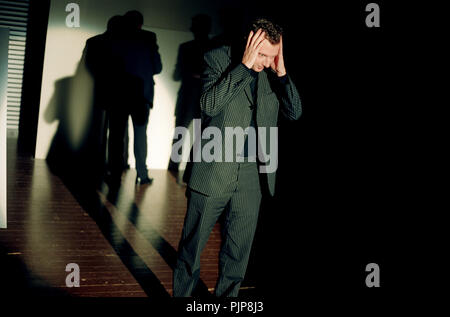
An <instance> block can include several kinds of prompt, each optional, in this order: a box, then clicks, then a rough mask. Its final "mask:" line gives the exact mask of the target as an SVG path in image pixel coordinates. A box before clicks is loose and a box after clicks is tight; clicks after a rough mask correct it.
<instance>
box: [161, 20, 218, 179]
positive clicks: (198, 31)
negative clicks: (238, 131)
mask: <svg viewBox="0 0 450 317" xmlns="http://www.w3.org/2000/svg"><path fill="white" fill-rule="evenodd" d="M210 30H211V18H210V17H209V16H207V15H205V14H198V15H196V16H194V17H193V18H192V26H191V31H192V33H193V34H194V39H193V40H192V41H189V42H186V43H183V44H181V45H180V47H179V49H178V57H177V65H176V68H175V72H174V74H173V79H174V80H175V81H180V80H181V87H180V90H179V91H178V99H177V104H176V107H175V117H176V120H175V126H177V127H185V128H188V127H189V125H190V123H191V122H192V120H193V119H194V118H200V93H201V88H202V87H201V80H200V75H201V73H202V70H203V55H204V54H205V53H206V51H208V50H209V49H210V48H211V40H210V39H209V37H208V35H209V32H210ZM178 141H179V139H176V138H174V140H173V144H175V143H176V142H178ZM181 155H182V154H181ZM179 164H180V162H174V161H173V160H172V159H171V160H170V162H169V167H168V169H169V171H172V172H178V167H179Z"/></svg>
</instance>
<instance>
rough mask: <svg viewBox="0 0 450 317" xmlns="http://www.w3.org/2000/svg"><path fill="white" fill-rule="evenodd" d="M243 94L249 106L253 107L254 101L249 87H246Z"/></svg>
mask: <svg viewBox="0 0 450 317" xmlns="http://www.w3.org/2000/svg"><path fill="white" fill-rule="evenodd" d="M244 91H245V94H246V95H247V99H248V101H249V102H250V104H251V105H252V106H253V105H254V104H255V101H254V100H253V95H252V90H251V89H250V85H247V86H246V87H245V89H244Z"/></svg>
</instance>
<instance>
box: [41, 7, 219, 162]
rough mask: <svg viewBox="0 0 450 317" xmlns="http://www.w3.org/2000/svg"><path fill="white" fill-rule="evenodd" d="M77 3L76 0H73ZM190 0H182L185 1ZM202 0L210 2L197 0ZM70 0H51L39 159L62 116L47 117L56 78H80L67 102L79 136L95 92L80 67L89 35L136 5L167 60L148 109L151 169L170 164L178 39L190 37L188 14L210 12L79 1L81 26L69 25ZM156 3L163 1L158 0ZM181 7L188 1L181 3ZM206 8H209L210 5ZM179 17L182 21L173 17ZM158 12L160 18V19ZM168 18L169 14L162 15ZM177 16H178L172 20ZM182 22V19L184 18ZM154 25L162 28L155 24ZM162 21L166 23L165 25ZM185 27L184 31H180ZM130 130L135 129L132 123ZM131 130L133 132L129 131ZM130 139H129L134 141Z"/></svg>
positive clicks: (132, 160)
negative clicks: (57, 117) (84, 112)
mask: <svg viewBox="0 0 450 317" xmlns="http://www.w3.org/2000/svg"><path fill="white" fill-rule="evenodd" d="M73 2H75V1H73ZM186 2H187V1H184V3H186ZM199 2H201V3H203V2H205V3H206V1H203V0H202V1H199ZM67 3H69V1H64V0H53V1H52V2H51V8H50V15H49V25H48V32H47V42H46V48H45V59H44V70H43V80H42V92H41V102H40V113H39V124H38V135H37V144H36V153H35V155H36V158H40V159H44V158H45V157H46V156H47V153H48V150H49V147H50V144H51V141H52V138H53V135H54V134H55V132H56V128H57V125H58V121H53V122H49V120H48V119H47V120H46V116H47V118H48V117H49V112H51V111H50V110H51V109H50V108H48V106H49V104H51V101H52V96H53V94H54V85H55V82H56V81H58V80H59V79H62V78H65V77H71V76H74V75H75V72H77V71H78V74H81V76H77V78H78V79H77V81H76V82H75V83H74V85H75V86H76V87H74V88H76V89H74V90H75V91H77V93H76V94H73V95H71V96H69V97H68V98H70V102H69V104H70V105H72V106H73V109H74V111H75V112H76V113H75V112H74V118H75V117H76V118H77V119H76V121H74V123H73V124H74V128H76V129H78V130H76V129H75V130H76V131H75V134H74V136H73V142H74V143H76V142H77V140H79V139H80V135H79V133H81V132H80V131H82V130H83V129H82V127H83V125H85V124H88V123H89V118H85V117H83V116H80V113H81V112H82V111H81V109H83V108H85V109H87V108H89V107H90V106H91V105H90V104H89V100H90V98H91V97H92V96H91V92H92V81H91V79H90V78H89V76H88V75H87V73H86V71H85V69H83V67H81V68H79V69H77V67H78V64H79V61H80V58H81V56H82V52H83V48H84V46H85V43H86V40H87V39H88V38H89V37H91V36H94V35H97V34H100V33H103V32H104V30H105V28H106V23H107V21H108V19H109V18H110V17H111V16H113V15H116V14H124V13H125V12H126V11H128V10H132V9H138V10H140V11H141V12H143V14H144V20H145V22H144V24H145V25H144V29H147V30H151V31H153V32H155V33H156V35H157V38H158V45H159V47H160V54H161V58H162V63H163V72H162V73H161V74H159V75H156V76H155V82H156V86H155V100H154V108H153V110H152V111H151V113H150V121H149V128H148V141H149V142H148V144H149V147H148V162H147V165H148V167H149V168H151V169H165V168H167V164H168V160H169V156H170V147H171V143H172V134H173V129H174V123H175V122H174V121H175V120H174V116H173V113H174V108H175V101H176V96H177V92H178V88H179V85H180V83H179V82H174V81H173V80H172V73H173V70H174V68H175V63H176V57H177V56H176V55H177V52H178V46H179V44H181V43H183V42H185V41H188V40H191V39H192V34H191V32H189V31H187V30H188V28H189V26H190V18H191V16H192V15H194V14H195V13H202V12H203V13H208V14H210V13H209V12H207V11H204V10H203V11H195V12H194V10H195V9H193V8H192V7H191V9H190V11H187V12H184V13H183V11H182V10H180V7H171V6H170V5H168V4H167V3H172V4H173V3H175V4H178V5H180V6H181V5H182V2H181V1H169V2H166V4H165V5H159V7H158V8H156V9H155V8H154V7H152V6H154V5H155V3H154V2H149V1H142V0H127V1H122V0H120V1H119V0H117V1H115V0H95V1H92V0H77V1H76V3H77V4H78V5H79V7H80V27H79V28H69V27H67V26H66V25H65V20H66V16H67V14H68V13H67V12H66V11H65V6H66V4H67ZM158 3H161V1H159V2H158ZM183 6H187V5H186V4H183ZM206 8H207V10H211V8H209V9H208V7H206ZM174 15H175V17H176V18H177V19H178V20H179V22H178V24H176V23H172V24H171V25H172V26H173V27H169V26H170V25H169V24H170V21H171V20H174ZM156 17H158V18H157V19H156ZM164 17H167V19H164ZM174 21H175V20H174ZM180 21H183V23H181V22H180ZM155 24H157V25H158V27H155ZM161 26H164V27H166V28H161ZM183 28H186V29H185V30H182V29H183ZM130 131H132V130H131V128H130ZM131 135H132V134H131ZM131 144H132V138H130V146H131ZM132 153H133V152H132V151H130V156H129V157H130V163H131V164H132V165H134V157H133V154H132Z"/></svg>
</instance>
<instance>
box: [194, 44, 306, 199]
mask: <svg viewBox="0 0 450 317" xmlns="http://www.w3.org/2000/svg"><path fill="white" fill-rule="evenodd" d="M205 62H206V67H205V71H204V73H203V76H202V78H203V79H202V94H201V98H200V105H201V110H202V121H201V123H202V130H204V129H205V128H207V127H217V128H218V129H220V131H221V132H222V136H223V137H222V140H221V142H222V149H223V151H222V152H223V153H222V162H217V161H212V162H205V161H203V159H202V161H201V162H193V163H192V162H190V163H189V164H188V167H187V172H188V173H190V177H189V181H188V187H189V188H191V189H193V190H195V191H198V192H201V193H203V194H206V195H208V196H217V195H220V194H221V193H223V192H224V191H225V190H226V189H227V186H229V185H230V183H232V182H233V181H235V180H236V176H237V169H238V162H236V160H234V161H233V162H226V161H225V151H226V150H230V147H227V146H225V127H233V128H235V127H242V128H243V129H245V128H247V127H248V126H249V125H250V121H251V115H252V108H253V106H254V107H255V108H254V109H255V110H256V117H255V118H256V125H257V127H258V128H260V127H265V128H267V130H269V129H270V127H276V126H277V124H278V113H279V112H281V113H282V114H283V115H284V116H285V117H286V118H288V119H289V120H296V119H298V118H299V117H300V115H301V113H302V106H301V102H300V97H299V95H298V92H297V89H296V88H295V86H294V83H293V82H292V80H291V79H290V78H289V76H288V78H287V80H286V82H285V83H283V84H282V83H280V82H279V80H277V79H276V78H275V75H274V74H273V73H272V72H271V71H267V70H264V71H262V72H259V73H258V75H257V80H258V81H257V87H258V88H257V98H256V100H254V99H253V96H252V92H251V89H250V83H251V81H252V80H253V75H252V74H251V72H250V70H249V69H247V68H246V67H245V66H244V65H243V64H242V63H241V64H239V65H237V66H236V65H233V64H232V62H231V48H230V47H229V46H223V47H220V48H217V49H214V50H211V51H209V52H207V53H206V54H205ZM271 76H274V78H271ZM269 136H270V134H269V133H268V132H267V133H266V140H262V138H261V136H259V135H258V142H259V144H261V142H266V149H270V147H269V146H270V144H268V142H269V140H270V139H269ZM209 141H210V140H203V139H202V144H201V145H202V146H201V148H203V146H204V144H206V143H208V142H209ZM233 148H234V147H233ZM236 151H239V149H236ZM234 154H235V153H234V152H233V155H234ZM233 157H235V155H234V156H233ZM266 175H267V177H263V178H262V179H264V182H267V186H268V190H269V193H270V194H271V195H274V192H275V172H274V173H268V174H266ZM262 186H264V184H262Z"/></svg>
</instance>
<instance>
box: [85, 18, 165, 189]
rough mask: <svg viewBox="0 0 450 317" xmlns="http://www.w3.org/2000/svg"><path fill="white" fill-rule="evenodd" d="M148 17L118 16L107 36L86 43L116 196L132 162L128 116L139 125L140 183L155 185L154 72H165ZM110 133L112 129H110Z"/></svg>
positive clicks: (136, 144) (109, 178)
mask: <svg viewBox="0 0 450 317" xmlns="http://www.w3.org/2000/svg"><path fill="white" fill-rule="evenodd" d="M142 24H143V17H142V14H140V13H139V12H137V11H130V12H127V13H126V14H125V15H124V16H115V17H112V18H111V19H110V21H109V22H108V29H107V31H106V32H105V33H104V34H101V35H98V36H95V37H93V38H91V39H89V40H88V41H87V43H86V65H87V68H88V69H89V71H90V72H91V74H92V76H93V78H94V82H95V93H94V100H95V104H96V105H99V107H101V108H103V109H105V110H106V112H107V118H108V127H109V137H108V159H107V161H108V164H107V166H108V173H107V175H106V178H105V181H106V183H107V184H108V185H109V191H110V194H109V196H110V197H114V196H115V194H114V193H115V192H117V191H118V189H119V187H120V183H121V177H122V173H123V170H124V167H125V166H126V161H125V160H124V148H125V142H124V141H125V136H126V131H127V123H128V116H129V115H131V116H132V120H133V126H134V135H135V137H134V140H135V142H134V153H135V157H136V170H137V178H136V183H138V181H140V183H141V184H148V183H151V179H150V178H149V177H148V171H147V167H146V163H145V161H146V158H147V123H148V117H149V112H150V108H151V107H152V106H153V95H154V87H153V86H154V81H153V75H154V74H157V73H160V72H161V70H162V65H161V58H160V56H159V53H158V46H157V44H156V35H155V34H154V33H152V32H147V31H143V30H141V27H142ZM105 133H106V131H105Z"/></svg>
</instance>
